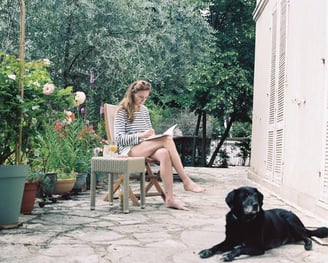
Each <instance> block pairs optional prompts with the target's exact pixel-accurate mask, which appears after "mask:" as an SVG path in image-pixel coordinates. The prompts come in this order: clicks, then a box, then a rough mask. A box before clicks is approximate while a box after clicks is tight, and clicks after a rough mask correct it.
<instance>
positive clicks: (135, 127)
mask: <svg viewBox="0 0 328 263" xmlns="http://www.w3.org/2000/svg"><path fill="white" fill-rule="evenodd" d="M151 128H152V125H151V121H150V116H149V111H148V108H147V107H146V106H145V105H141V106H140V109H139V111H136V112H134V121H133V122H132V123H131V122H130V121H129V120H128V114H127V112H126V110H124V109H119V110H118V112H117V113H116V115H115V120H114V135H115V140H116V142H117V145H118V151H119V153H120V154H127V153H128V152H129V151H130V149H131V147H132V146H133V145H136V144H138V143H139V139H138V135H137V133H139V132H144V131H145V130H148V129H151Z"/></svg>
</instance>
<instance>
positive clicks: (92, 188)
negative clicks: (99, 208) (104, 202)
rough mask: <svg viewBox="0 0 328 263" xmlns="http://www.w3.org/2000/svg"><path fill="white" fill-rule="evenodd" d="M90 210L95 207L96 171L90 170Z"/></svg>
mask: <svg viewBox="0 0 328 263" xmlns="http://www.w3.org/2000/svg"><path fill="white" fill-rule="evenodd" d="M90 195H91V197H90V200H91V201H90V210H95V208H96V173H95V172H94V171H91V177H90Z"/></svg>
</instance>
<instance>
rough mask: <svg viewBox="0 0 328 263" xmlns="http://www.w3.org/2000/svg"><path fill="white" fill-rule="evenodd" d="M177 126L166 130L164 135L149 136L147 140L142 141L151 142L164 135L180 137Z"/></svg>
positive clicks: (180, 133)
mask: <svg viewBox="0 0 328 263" xmlns="http://www.w3.org/2000/svg"><path fill="white" fill-rule="evenodd" d="M177 126H178V124H174V125H173V126H171V127H170V128H168V129H167V130H166V131H165V132H164V133H161V134H155V135H152V136H149V137H148V138H145V139H144V141H148V140H153V139H156V138H160V137H163V136H166V135H171V136H173V137H177V136H182V132H181V131H180V129H179V128H177Z"/></svg>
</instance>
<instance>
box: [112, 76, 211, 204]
mask: <svg viewBox="0 0 328 263" xmlns="http://www.w3.org/2000/svg"><path fill="white" fill-rule="evenodd" d="M150 92H151V85H150V83H149V82H147V81H144V80H138V81H136V82H134V83H132V84H131V85H130V87H129V88H128V90H127V92H126V94H125V96H124V98H123V100H122V101H121V102H120V104H119V105H120V109H119V110H118V112H117V114H116V116H115V122H114V130H115V139H116V141H117V144H118V146H119V153H120V154H121V155H128V156H129V157H152V158H153V159H155V160H158V161H159V162H160V175H161V178H162V182H163V186H164V191H165V195H166V198H165V205H166V207H168V208H174V209H180V210H188V208H186V207H185V206H184V205H183V204H182V203H180V202H179V201H177V200H175V199H174V196H173V172H172V171H173V169H172V168H174V169H175V170H176V171H177V173H178V174H179V176H180V178H181V179H182V181H183V185H184V189H185V190H186V191H192V192H195V193H200V192H204V191H205V189H204V188H203V187H200V186H199V185H197V184H196V183H194V182H193V181H192V180H191V179H190V178H189V177H188V176H187V175H186V173H185V171H184V168H183V165H182V163H181V159H180V156H179V154H178V152H177V149H176V147H175V143H174V141H173V138H172V136H168V135H167V136H163V137H160V138H156V139H152V140H149V141H145V139H146V138H148V137H149V136H152V135H154V134H155V131H154V130H153V129H152V125H151V121H150V117H149V112H148V109H147V107H146V106H145V105H144V103H145V101H146V100H147V98H148V97H149V94H150Z"/></svg>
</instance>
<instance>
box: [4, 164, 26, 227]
mask: <svg viewBox="0 0 328 263" xmlns="http://www.w3.org/2000/svg"><path fill="white" fill-rule="evenodd" d="M28 169H29V166H28V165H1V166H0V225H3V226H4V225H15V224H17V223H18V218H19V215H20V208H21V203H22V197H23V191H24V184H25V178H26V177H27V175H28Z"/></svg>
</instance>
